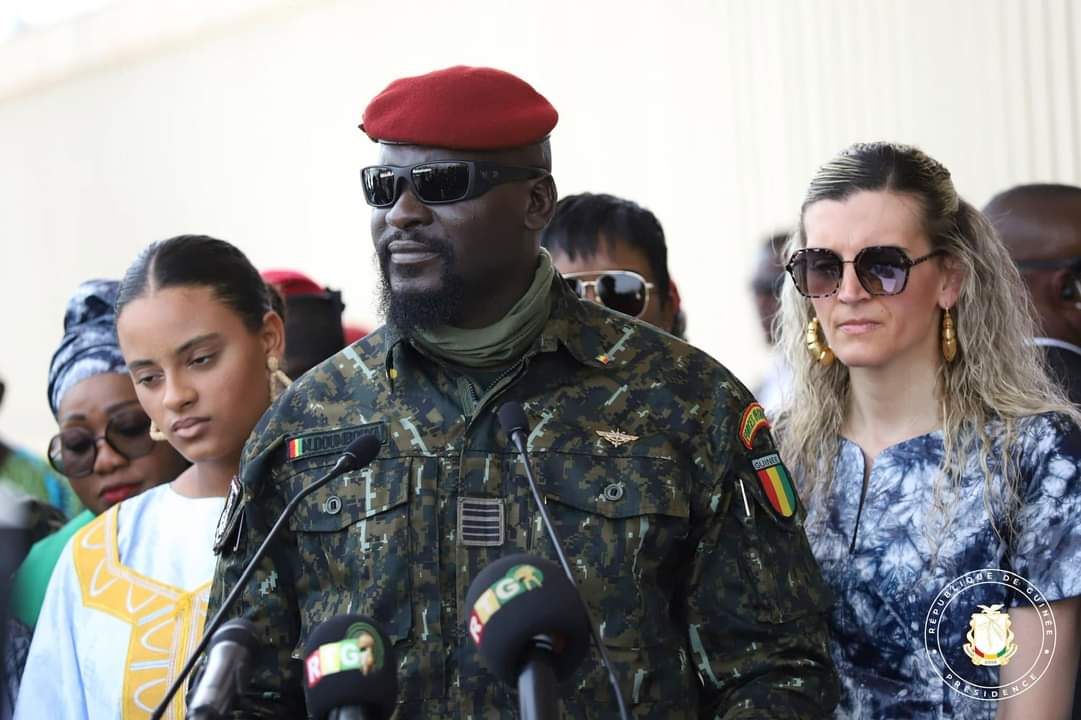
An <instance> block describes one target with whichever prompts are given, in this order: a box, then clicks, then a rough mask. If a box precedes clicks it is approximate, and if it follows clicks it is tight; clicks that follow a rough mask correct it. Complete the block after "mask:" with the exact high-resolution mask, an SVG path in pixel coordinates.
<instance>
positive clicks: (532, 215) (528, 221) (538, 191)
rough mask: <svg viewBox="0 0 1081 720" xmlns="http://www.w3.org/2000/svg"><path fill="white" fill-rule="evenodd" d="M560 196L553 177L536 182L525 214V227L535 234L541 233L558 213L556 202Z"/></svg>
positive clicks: (548, 176) (532, 187)
mask: <svg viewBox="0 0 1081 720" xmlns="http://www.w3.org/2000/svg"><path fill="white" fill-rule="evenodd" d="M558 199H559V194H558V193H557V192H556V181H555V179H553V178H552V176H551V175H546V176H545V177H543V178H541V179H540V180H538V181H536V182H534V183H533V184H532V186H531V187H530V188H529V199H528V205H527V206H526V212H525V226H526V228H527V229H529V230H532V231H534V232H540V231H541V230H543V229H544V227H545V226H546V225H547V224H548V223H549V221H551V219H552V215H554V214H555V211H556V202H557V201H558Z"/></svg>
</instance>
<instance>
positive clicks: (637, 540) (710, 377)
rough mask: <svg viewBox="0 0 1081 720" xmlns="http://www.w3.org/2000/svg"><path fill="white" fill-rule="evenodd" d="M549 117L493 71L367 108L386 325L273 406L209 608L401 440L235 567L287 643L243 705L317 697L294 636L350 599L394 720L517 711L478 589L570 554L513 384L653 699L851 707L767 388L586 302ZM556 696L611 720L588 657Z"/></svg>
mask: <svg viewBox="0 0 1081 720" xmlns="http://www.w3.org/2000/svg"><path fill="white" fill-rule="evenodd" d="M555 124H556V111H555V109H554V108H553V107H552V106H551V105H550V104H549V103H548V101H547V100H545V99H544V98H543V97H542V96H541V95H539V94H538V93H537V92H536V91H535V90H534V89H533V88H532V87H531V86H529V85H528V84H526V83H525V82H524V81H522V80H521V79H519V78H517V77H515V76H513V75H509V74H507V73H504V72H501V71H498V70H493V69H491V68H466V67H454V68H449V69H447V70H441V71H437V72H433V73H430V74H428V75H422V76H419V77H412V78H405V79H402V80H397V81H395V82H393V83H391V84H390V85H389V86H388V87H387V88H386V90H384V91H383V92H382V93H380V94H379V95H378V96H377V97H376V98H375V99H374V100H373V101H372V102H371V103H370V104H369V105H368V107H367V109H366V110H365V111H364V120H363V125H362V126H361V127H362V128H363V130H364V131H365V132H366V133H367V134H368V136H369V137H370V138H371V139H373V140H375V141H378V142H379V143H380V146H379V154H380V161H379V164H378V165H374V166H371V167H368V168H365V169H364V170H363V171H362V173H361V182H362V189H363V191H364V198H365V200H366V201H367V203H368V204H369V205H371V206H372V207H373V208H374V210H373V212H372V220H371V228H372V238H373V241H374V245H375V249H376V254H377V256H378V260H379V265H380V270H381V273H382V281H383V304H384V311H385V316H386V320H387V324H386V325H385V326H383V327H381V328H379V329H377V330H375V331H374V332H373V333H372V334H371V335H369V336H367V337H366V338H364V339H363V340H361V341H359V342H357V343H355V344H354V345H352V346H350V347H348V348H346V349H344V350H343V351H341V352H339V353H338V354H337V355H335V356H333V357H332V358H330V359H329V360H327V361H326V362H324V363H322V364H321V365H319V366H316V367H315V368H314V369H312V370H311V371H310V372H309V373H308V374H306V375H305V376H304V377H303V378H301V379H300V380H298V381H296V382H294V383H293V384H292V385H291V386H290V388H289V389H288V390H286V391H285V392H284V393H283V394H282V396H281V397H280V398H279V400H278V401H277V402H276V404H275V405H274V406H273V407H272V408H271V409H270V410H269V411H268V413H267V414H266V415H265V416H264V417H263V419H262V420H261V421H260V423H259V425H257V426H256V428H255V431H254V433H253V436H252V439H251V440H250V441H249V443H248V445H247V447H246V448H245V451H244V457H243V460H242V463H241V469H240V483H241V487H242V497H241V500H240V502H238V503H237V504H236V507H237V510H235V512H234V515H239V516H240V517H243V518H244V519H245V521H244V522H238V523H236V525H233V523H232V519H231V518H229V517H227V518H225V522H224V525H223V526H224V527H236V528H237V529H236V531H235V532H234V531H229V532H230V534H229V535H227V537H225V538H224V541H223V542H221V543H220V544H219V545H220V546H221V547H222V548H223V550H222V555H221V559H220V562H219V564H218V571H217V576H216V578H215V584H214V589H213V591H212V600H211V608H210V612H211V613H213V611H214V609H215V606H216V603H219V602H221V599H222V597H223V596H224V594H225V593H226V592H227V591H228V590H230V589H232V588H233V587H234V585H235V584H236V581H237V578H238V577H239V575H240V573H241V571H242V569H243V567H244V565H245V563H246V560H247V558H249V557H251V555H252V553H253V552H254V551H255V549H256V548H257V547H258V546H259V545H260V543H261V542H263V540H264V539H265V537H266V533H265V528H266V527H268V524H267V523H268V522H273V520H274V518H275V517H276V516H277V514H278V513H279V512H280V510H281V508H282V507H283V506H284V505H285V503H286V502H287V500H288V499H289V498H290V497H291V496H292V495H293V494H294V493H295V492H297V490H298V489H299V488H301V487H304V486H307V485H309V484H310V483H311V482H313V481H314V480H315V479H316V478H318V477H320V476H322V475H323V474H324V473H325V472H326V470H327V468H328V467H330V466H331V465H333V463H334V461H335V459H336V457H337V456H338V454H339V453H340V452H341V451H342V450H344V449H345V447H346V446H347V445H348V443H349V442H351V441H352V440H353V439H354V438H356V437H358V436H359V435H361V434H371V435H374V436H375V437H377V438H379V439H380V440H381V441H382V446H381V449H380V452H379V456H378V457H377V458H376V460H375V461H374V462H373V464H372V466H371V469H370V470H369V471H364V472H360V473H351V474H347V475H345V476H344V477H343V478H342V479H340V480H338V481H334V482H332V483H331V484H329V485H327V486H326V487H324V488H320V489H319V490H317V491H316V492H314V493H313V494H312V495H311V496H309V497H308V498H307V499H306V500H304V501H303V503H302V504H301V505H300V507H299V508H298V511H297V514H296V515H295V516H293V518H292V519H291V520H290V521H289V528H290V530H289V532H287V533H284V534H283V535H282V536H279V537H278V538H277V539H276V540H275V541H274V542H272V543H271V545H270V551H269V555H268V556H267V559H266V560H265V561H264V562H263V565H262V566H261V567H260V570H259V571H258V573H257V574H256V577H255V578H253V580H254V582H252V583H250V584H248V585H247V586H244V587H243V589H242V591H241V592H242V594H241V595H240V600H239V603H238V605H237V606H236V607H235V608H234V609H233V610H232V614H233V615H234V616H238V615H240V616H245V617H247V618H248V619H249V620H251V621H252V622H254V623H255V625H256V626H257V633H256V634H257V636H258V637H259V638H261V639H266V641H267V643H268V644H265V645H263V646H262V647H261V648H260V649H259V650H258V651H257V653H256V654H255V656H254V657H253V662H252V674H251V679H250V682H249V688H248V691H247V692H246V693H245V696H244V698H243V704H244V708H243V709H242V710H241V711H240V712H239V713H238V717H244V718H248V717H281V718H286V717H288V718H295V717H302V716H303V709H302V704H303V698H302V697H301V685H302V677H303V673H302V669H301V667H299V663H297V662H295V661H294V660H293V659H292V657H291V656H292V653H293V651H294V648H296V647H298V644H302V643H303V642H305V640H306V638H307V637H308V634H309V633H310V632H311V630H312V628H313V627H314V626H316V625H317V624H318V623H320V622H322V621H324V620H326V619H327V618H329V617H332V616H335V615H339V614H342V613H346V612H351V613H360V614H363V615H367V616H369V617H371V618H373V619H374V620H375V621H376V623H378V624H379V625H380V626H381V628H382V629H383V631H384V632H385V633H386V635H387V636H388V638H389V639H390V641H391V642H392V643H393V644H394V646H395V650H396V652H397V655H398V657H399V658H400V663H399V669H398V685H399V688H400V691H399V694H398V702H399V704H398V706H397V712H396V714H395V717H397V718H399V719H400V720H413V719H414V718H416V719H419V718H425V719H429V718H431V719H437V720H438V719H442V718H448V719H449V718H468V717H473V718H510V717H514V716H516V715H517V699H516V698H515V696H514V694H513V692H512V690H511V689H510V688H507V687H506V686H504V685H503V684H502V683H500V682H499V681H498V680H497V679H496V677H495V676H494V675H493V674H492V673H491V672H490V670H489V669H488V668H486V667H485V666H484V665H483V664H482V662H481V660H480V657H479V654H478V651H477V649H476V647H475V646H474V644H473V640H472V639H471V637H470V634H469V632H467V619H468V618H469V617H470V614H471V612H472V611H473V608H472V607H471V606H469V605H467V603H466V592H467V589H468V588H469V587H470V583H471V582H472V581H473V579H474V578H475V577H477V575H478V574H479V573H480V572H481V571H482V570H483V569H484V568H485V567H487V566H489V565H490V564H491V563H492V562H493V561H495V560H497V559H499V558H502V557H505V556H508V555H511V554H514V553H518V552H531V553H536V554H539V555H542V556H547V557H551V556H552V555H553V554H554V552H553V549H552V546H551V544H550V543H549V541H548V539H547V536H546V535H545V533H544V532H543V531H542V530H541V529H540V525H539V524H538V514H537V511H536V508H535V506H534V504H533V499H532V496H531V494H530V490H529V486H528V484H527V483H526V479H525V475H524V473H523V471H522V468H521V465H520V463H519V462H518V461H517V460H516V458H515V455H514V453H513V451H512V449H511V447H510V446H509V442H508V440H507V438H506V436H505V434H504V433H503V431H502V430H501V429H500V426H499V422H498V420H497V418H496V410H497V409H498V408H499V407H500V405H501V404H502V403H504V402H507V401H514V402H517V403H521V405H522V406H523V408H524V410H525V413H526V416H527V417H528V420H529V424H530V425H531V430H530V432H529V443H528V447H529V450H530V453H531V464H532V466H533V467H534V468H535V470H536V474H537V477H538V483H539V484H540V485H541V486H542V488H543V492H544V493H545V496H546V505H547V507H548V508H549V512H550V514H551V515H552V518H553V522H554V523H555V525H556V526H557V528H558V530H559V532H560V534H561V535H562V539H563V544H564V546H565V548H566V551H567V553H568V555H569V556H570V564H571V565H572V567H574V568H575V569H576V571H577V580H578V582H579V584H580V588H581V590H582V595H583V597H584V599H585V601H586V603H587V604H588V606H589V609H590V611H591V613H592V615H593V618H594V620H595V621H597V622H598V623H599V626H600V628H601V633H602V635H603V638H604V642H605V645H606V646H607V648H608V653H609V654H611V656H612V659H613V664H614V669H615V673H616V675H617V677H618V679H619V683H620V686H621V688H622V695H623V696H624V697H625V699H626V701H627V704H628V706H630V707H631V708H632V712H633V716H634V717H636V718H656V719H658V720H660V719H661V718H664V719H665V720H681V719H683V720H689V719H690V718H698V717H711V718H712V717H717V718H730V717H735V716H740V717H744V716H747V715H748V714H756V715H764V714H769V715H770V716H777V717H781V716H783V717H786V718H821V717H825V716H827V715H828V713H829V711H830V709H831V708H832V707H833V704H834V702H835V699H836V692H837V690H836V677H835V674H834V671H833V666H832V662H831V660H830V656H829V652H828V650H827V637H826V632H825V627H824V622H823V621H824V615H823V613H824V611H825V609H826V608H827V607H828V605H829V602H830V597H829V595H828V594H827V593H826V592H825V591H824V590H823V587H822V584H821V578H820V576H819V573H818V568H817V566H816V565H815V563H814V559H813V557H812V556H811V553H810V548H809V547H808V545H807V541H806V538H805V537H804V533H803V528H802V525H801V520H800V515H799V512H798V504H797V503H798V501H797V500H796V498H795V496H794V492H793V491H792V487H791V484H790V482H789V481H788V476H787V473H786V471H785V470H784V466H783V465H782V464H781V461H780V458H779V455H778V454H777V451H776V448H775V447H774V445H773V439H772V437H771V435H770V432H769V430H768V423H767V422H766V420H765V417H764V415H763V414H762V411H761V408H760V407H759V406H758V405H757V403H755V402H754V399H753V398H752V397H751V396H750V394H749V393H748V392H747V391H746V389H745V388H744V387H743V386H742V385H741V384H740V383H739V382H738V381H737V380H736V379H735V378H734V377H733V376H732V375H731V374H729V373H728V372H727V371H726V370H725V369H724V368H722V367H721V366H720V365H718V364H717V363H716V362H715V361H713V360H712V359H711V358H709V357H707V356H706V355H705V354H704V353H702V352H700V351H698V350H696V349H694V348H693V347H690V346H689V345H687V344H685V343H683V342H680V341H678V340H676V339H675V338H673V337H671V336H670V335H666V334H664V333H661V332H658V331H656V330H655V329H654V328H652V327H650V326H648V325H647V324H645V323H641V322H637V321H635V320H633V319H631V318H628V317H627V316H626V315H621V314H618V313H615V312H612V311H610V310H607V309H605V308H603V307H600V306H598V305H596V304H594V303H591V302H584V301H582V300H581V299H580V298H579V297H578V296H577V295H576V294H574V293H573V292H572V291H571V289H570V288H569V287H568V286H567V284H566V283H565V282H564V281H563V279H562V278H561V277H560V276H559V275H558V274H557V273H556V271H555V269H554V268H553V265H552V261H551V258H550V256H549V254H548V253H547V251H545V250H543V249H542V248H541V247H540V234H541V231H542V230H543V229H544V227H545V225H546V224H547V223H548V222H549V220H550V219H551V217H552V215H553V213H554V212H555V207H556V188H555V183H554V181H553V179H552V177H551V174H550V168H551V153H550V149H549V142H548V135H549V133H550V132H551V130H552V129H553V127H554V126H555ZM631 309H632V308H631ZM767 481H768V482H769V483H771V484H770V485H768V488H773V489H774V490H779V491H780V492H782V493H784V496H783V498H782V500H780V501H776V495H775V496H774V500H771V499H770V498H769V497H767V494H768V493H769V492H771V490H769V489H767V485H765V484H764V483H766V482H767ZM775 501H776V502H775ZM256 518H258V520H256ZM559 693H560V697H559V703H560V706H561V707H560V714H561V716H562V717H574V718H584V719H587V720H588V719H590V718H601V717H603V718H611V717H614V716H615V708H616V701H615V698H614V697H613V694H612V691H611V688H610V687H609V685H608V683H607V681H606V675H605V672H604V671H603V670H602V669H601V668H600V666H599V664H598V662H597V661H596V656H595V655H593V656H591V658H590V659H587V660H586V661H585V662H584V663H583V664H582V666H581V667H580V668H579V669H578V670H577V671H576V673H575V675H574V677H572V678H570V679H569V680H568V681H567V682H566V683H564V684H563V685H561V686H560V688H559ZM756 710H757V711H758V712H756Z"/></svg>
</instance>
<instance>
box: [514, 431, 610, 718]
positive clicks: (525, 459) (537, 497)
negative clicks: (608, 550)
mask: <svg viewBox="0 0 1081 720" xmlns="http://www.w3.org/2000/svg"><path fill="white" fill-rule="evenodd" d="M507 434H508V435H509V436H510V439H511V441H512V442H513V443H514V446H515V447H516V448H517V449H518V454H519V455H521V457H522V464H523V465H524V466H525V476H526V479H527V480H528V481H529V489H530V490H531V491H532V493H533V500H534V501H535V502H536V504H537V510H538V511H539V512H540V516H541V521H542V522H543V523H544V528H545V530H547V531H548V537H550V538H551V539H552V544H553V545H554V546H555V550H556V557H558V558H559V564H560V565H561V566H562V567H563V572H564V573H566V575H567V579H569V580H570V581H571V585H573V586H574V587H575V588H577V587H578V582H577V581H576V580H575V579H574V575H573V574H572V573H571V566H570V564H569V563H568V562H567V556H566V555H564V554H563V543H562V541H561V540H560V539H559V534H558V533H556V529H555V527H554V526H553V525H552V518H551V517H549V515H548V509H547V508H546V507H545V503H544V499H543V498H542V497H541V494H540V491H539V490H538V489H537V481H536V480H535V479H534V478H533V471H532V470H531V469H530V467H529V455H528V453H527V452H526V438H525V432H524V431H523V430H522V428H521V427H517V428H514V429H512V430H511V431H510V432H509V433H507ZM577 594H578V599H579V600H580V601H581V603H582V610H583V611H584V612H585V614H586V618H588V619H589V632H590V634H591V635H592V636H593V644H594V645H595V646H596V647H597V652H599V653H600V656H601V662H602V663H603V664H604V669H605V670H606V671H607V672H608V682H610V683H611V684H612V689H613V690H614V691H615V693H616V702H617V703H618V705H619V717H620V718H622V720H627V718H628V716H627V706H626V705H625V704H624V702H623V693H622V692H620V689H619V681H618V680H617V679H616V672H615V670H614V669H613V668H612V661H611V659H609V657H608V651H607V650H605V649H604V643H603V642H601V636H600V633H599V632H597V624H596V623H595V622H594V621H593V616H592V615H591V614H590V612H589V606H587V605H586V601H585V598H583V597H582V594H581V592H579V593H577ZM535 657H536V654H535V653H530V658H531V659H535ZM530 664H531V663H530V662H527V664H526V669H527V670H528V669H529V666H530ZM549 672H550V670H549ZM553 681H554V676H553ZM554 684H555V683H554V682H553V683H552V685H554ZM518 687H519V688H521V687H522V683H521V680H519V683H518ZM549 687H551V685H550V686H549ZM522 697H524V696H522V695H519V700H521V698H522ZM542 702H543V701H542ZM525 713H526V709H525V708H524V707H523V708H522V717H523V718H525V717H527V716H526V714H525ZM537 717H538V718H547V717H553V718H554V717H556V714H555V712H554V711H553V712H552V714H551V715H538V716H537Z"/></svg>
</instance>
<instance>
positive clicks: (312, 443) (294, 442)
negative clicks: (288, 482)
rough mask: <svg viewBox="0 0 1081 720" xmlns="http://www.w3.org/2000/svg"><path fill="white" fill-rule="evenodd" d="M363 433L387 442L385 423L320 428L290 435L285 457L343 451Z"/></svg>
mask: <svg viewBox="0 0 1081 720" xmlns="http://www.w3.org/2000/svg"><path fill="white" fill-rule="evenodd" d="M361 435H374V436H375V437H376V438H377V439H378V440H379V442H380V443H384V442H386V427H385V425H384V423H381V422H378V423H368V424H366V425H354V426H353V427H347V428H338V429H335V430H318V431H315V432H309V433H302V434H299V435H294V436H292V437H288V438H286V440H285V457H286V460H288V461H289V462H293V461H295V460H300V459H304V458H311V457H317V456H319V455H333V454H334V453H340V452H343V451H344V450H345V449H346V448H347V447H349V444H350V443H352V442H353V441H354V440H356V439H357V438H358V437H360V436H361Z"/></svg>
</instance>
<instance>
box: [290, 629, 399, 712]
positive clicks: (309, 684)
mask: <svg viewBox="0 0 1081 720" xmlns="http://www.w3.org/2000/svg"><path fill="white" fill-rule="evenodd" d="M304 698H305V700H306V701H307V705H308V713H309V714H310V715H311V717H312V718H313V719H314V720H386V718H389V717H390V716H391V714H393V713H394V706H395V705H396V704H397V702H398V661H397V659H396V658H395V655H394V646H393V645H391V643H390V641H389V640H388V639H387V637H386V635H384V634H383V632H382V631H381V630H380V629H379V626H378V625H376V624H375V622H374V621H372V620H371V619H370V618H366V617H364V616H362V615H338V616H336V617H332V618H330V619H329V620H327V621H325V622H322V623H320V624H319V625H316V626H315V628H314V629H313V630H312V631H311V634H309V635H308V640H307V642H305V643H304Z"/></svg>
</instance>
